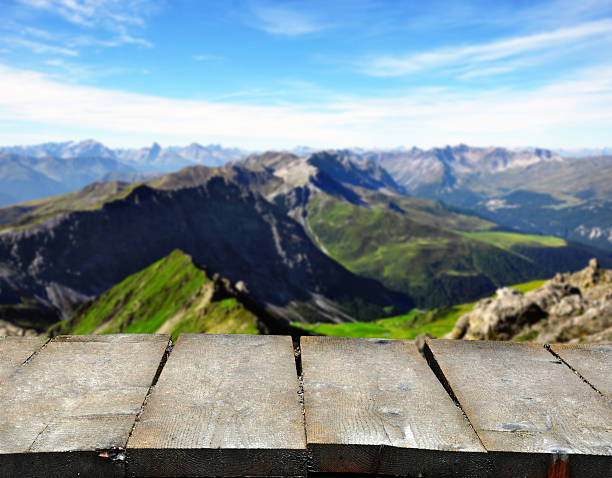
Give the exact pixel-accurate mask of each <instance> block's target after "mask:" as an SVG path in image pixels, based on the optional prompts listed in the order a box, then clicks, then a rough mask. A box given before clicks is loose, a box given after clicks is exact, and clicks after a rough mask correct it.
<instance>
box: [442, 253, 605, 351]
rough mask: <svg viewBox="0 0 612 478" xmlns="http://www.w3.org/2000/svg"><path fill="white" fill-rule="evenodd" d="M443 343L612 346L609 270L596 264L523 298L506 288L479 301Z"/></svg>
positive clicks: (560, 276) (559, 276)
mask: <svg viewBox="0 0 612 478" xmlns="http://www.w3.org/2000/svg"><path fill="white" fill-rule="evenodd" d="M446 338H452V339H467V340H529V341H534V342H542V343H549V342H570V343H578V342H610V341H612V270H606V269H602V268H601V267H599V264H598V262H597V260H596V259H592V260H591V261H590V262H589V266H588V267H587V268H585V269H583V270H581V271H578V272H575V273H573V274H571V273H564V274H557V275H556V276H555V277H554V278H553V279H551V280H549V281H548V282H546V283H545V284H544V285H543V286H542V287H540V288H539V289H536V290H533V291H531V292H528V293H527V294H524V295H523V293H521V292H519V291H517V290H514V289H510V288H503V289H499V290H498V291H497V295H496V296H495V297H493V298H488V299H484V300H481V301H480V302H478V304H476V306H475V307H474V309H473V310H472V311H471V312H469V313H467V314H465V315H463V316H462V317H460V318H459V320H458V321H457V323H456V325H455V327H454V329H453V330H452V331H451V332H450V333H449V334H447V335H446Z"/></svg>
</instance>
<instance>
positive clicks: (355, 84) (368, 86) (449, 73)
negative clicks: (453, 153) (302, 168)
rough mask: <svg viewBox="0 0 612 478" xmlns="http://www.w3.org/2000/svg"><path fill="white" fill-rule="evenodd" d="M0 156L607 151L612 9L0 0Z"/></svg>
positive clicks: (369, 0) (251, 0)
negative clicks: (92, 143)
mask: <svg viewBox="0 0 612 478" xmlns="http://www.w3.org/2000/svg"><path fill="white" fill-rule="evenodd" d="M0 14H1V15H2V18H3V21H2V22H0V144H19V143H38V142H44V141H58V140H69V139H76V140H78V139H85V138H90V137H93V138H96V139H99V140H101V141H103V142H105V143H107V144H109V145H110V146H115V147H118V146H142V145H145V144H150V143H151V142H153V141H159V142H161V143H162V144H186V143H190V142H192V141H197V142H200V143H204V144H206V143H222V144H224V145H228V146H240V147H244V148H252V149H272V148H288V147H293V146H296V145H309V146H313V147H350V146H361V147H370V148H371V147H379V148H389V147H396V146H408V147H409V146H412V145H417V146H421V147H430V146H440V145H445V144H457V143H460V142H464V143H468V144H472V145H480V146H488V145H500V146H508V147H518V146H543V147H551V148H578V147H603V146H610V145H611V144H612V142H611V138H612V134H611V133H612V54H611V53H610V52H612V1H593V0H582V1H575V0H574V1H566V0H555V1H545V2H534V1H514V2H503V1H490V2H485V1H478V2H449V1H442V2H435V1H432V2H416V1H399V0H397V1H391V0H388V1H383V0H351V1H349V0H336V1H333V2H330V1H324V2H321V1H317V0H314V1H302V2H298V1H289V2H287V1H274V2H272V1H261V0H224V1H216V0H210V1H207V0H184V1H181V0H173V1H170V0H166V1H155V2H154V1H150V0H110V1H103V0H0Z"/></svg>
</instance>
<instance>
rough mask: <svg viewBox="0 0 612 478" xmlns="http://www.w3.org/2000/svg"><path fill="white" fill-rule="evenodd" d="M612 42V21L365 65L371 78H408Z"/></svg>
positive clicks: (381, 59)
mask: <svg viewBox="0 0 612 478" xmlns="http://www.w3.org/2000/svg"><path fill="white" fill-rule="evenodd" d="M602 36H605V37H608V38H612V19H603V20H599V21H593V22H586V23H583V24H580V25H577V26H573V27H567V28H560V29H557V30H553V31H550V32H545V33H538V34H534V35H527V36H519V37H514V38H509V39H504V40H498V41H494V42H490V43H485V44H479V45H467V46H458V47H452V48H443V49H436V50H431V51H428V52H424V53H414V54H407V55H399V56H394V55H383V56H379V57H375V58H371V59H369V60H366V61H364V62H361V64H360V68H361V70H362V72H364V73H366V74H368V75H371V76H404V75H410V74H412V73H416V72H419V71H425V70H431V69H434V68H441V67H453V66H460V65H481V64H487V63H491V62H495V61H499V60H506V59H508V58H512V57H515V56H517V55H521V54H526V53H532V52H537V51H541V50H545V49H550V48H553V47H557V46H559V45H562V44H566V43H569V42H576V41H580V40H585V39H588V38H592V37H602Z"/></svg>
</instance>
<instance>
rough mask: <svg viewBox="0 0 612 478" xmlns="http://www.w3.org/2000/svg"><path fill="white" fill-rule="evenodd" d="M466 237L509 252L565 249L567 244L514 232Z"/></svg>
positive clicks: (549, 238) (466, 234)
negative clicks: (514, 250) (534, 249)
mask: <svg viewBox="0 0 612 478" xmlns="http://www.w3.org/2000/svg"><path fill="white" fill-rule="evenodd" d="M462 234H463V235H464V236H466V237H470V238H472V239H476V240H479V241H482V242H486V243H487V244H491V245H493V246H496V247H499V248H501V249H506V250H511V249H512V247H514V246H524V247H539V246H544V247H565V246H567V242H565V241H564V240H563V239H561V238H559V237H554V236H537V235H535V234H518V233H515V232H497V231H479V232H464V233H462Z"/></svg>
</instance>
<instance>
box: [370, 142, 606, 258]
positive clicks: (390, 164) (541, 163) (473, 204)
mask: <svg viewBox="0 0 612 478" xmlns="http://www.w3.org/2000/svg"><path fill="white" fill-rule="evenodd" d="M358 156H359V157H360V158H362V159H366V160H374V161H376V162H377V163H378V164H380V165H381V166H383V167H384V168H385V169H386V170H387V171H389V173H390V174H391V176H392V177H393V179H394V180H395V181H396V182H397V183H398V184H399V185H400V186H403V187H404V188H406V190H407V191H408V192H409V193H410V194H413V195H415V196H421V197H426V198H430V199H441V200H443V201H444V202H446V203H448V204H451V205H454V206H458V207H461V208H464V209H471V210H473V211H475V212H477V213H479V214H480V215H481V216H483V217H485V218H487V219H490V220H492V221H494V222H497V223H498V224H501V225H503V226H506V227H509V228H515V229H517V230H521V231H524V232H533V233H539V234H552V235H555V236H558V237H561V238H564V239H570V240H574V241H579V242H582V243H584V244H588V245H591V246H596V247H599V248H603V249H607V250H612V156H595V157H584V158H564V157H562V156H561V155H560V154H558V153H555V152H552V151H550V150H545V149H537V148H535V149H529V150H524V151H511V150H508V149H504V148H472V147H469V146H465V145H459V146H454V147H450V146H447V147H446V148H434V149H431V150H427V151H424V150H421V149H418V148H413V149H411V150H406V151H390V152H373V153H364V154H362V155H358Z"/></svg>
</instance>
